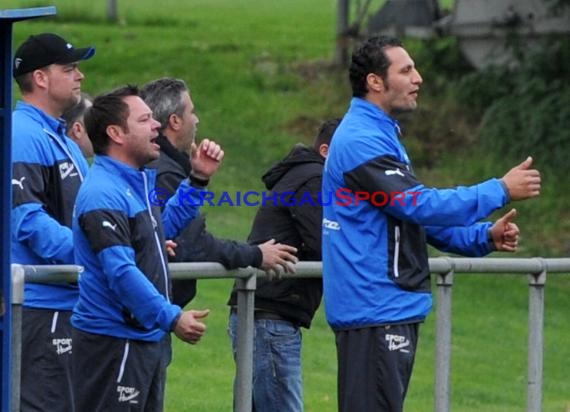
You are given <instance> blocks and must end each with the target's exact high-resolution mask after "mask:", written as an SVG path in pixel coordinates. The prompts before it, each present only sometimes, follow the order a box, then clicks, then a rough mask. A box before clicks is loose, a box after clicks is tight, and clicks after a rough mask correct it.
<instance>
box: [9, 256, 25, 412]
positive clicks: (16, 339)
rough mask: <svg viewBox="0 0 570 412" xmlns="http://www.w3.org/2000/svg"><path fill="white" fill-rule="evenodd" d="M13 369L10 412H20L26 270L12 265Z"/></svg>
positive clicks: (20, 266)
mask: <svg viewBox="0 0 570 412" xmlns="http://www.w3.org/2000/svg"><path fill="white" fill-rule="evenodd" d="M11 272H12V338H11V346H12V348H11V352H12V369H11V372H10V375H11V381H12V392H11V394H10V399H11V400H10V410H11V411H12V412H18V411H19V410H20V375H21V368H22V304H23V303H24V279H25V270H24V267H23V266H22V265H16V264H12V270H11Z"/></svg>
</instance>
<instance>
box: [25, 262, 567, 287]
mask: <svg viewBox="0 0 570 412" xmlns="http://www.w3.org/2000/svg"><path fill="white" fill-rule="evenodd" d="M168 266H169V269H170V274H171V276H172V278H174V279H217V278H246V277H248V276H251V275H252V274H255V275H257V276H258V277H263V276H265V272H264V271H262V270H261V269H256V268H252V267H249V268H241V269H234V270H226V269H225V268H224V266H223V265H221V264H219V263H214V262H196V263H170V264H169V265H168ZM429 266H430V270H431V272H432V273H434V274H435V273H448V272H451V271H453V272H455V273H456V274H457V273H510V274H521V275H522V274H524V275H528V274H540V273H542V272H548V273H549V274H552V273H569V274H570V258H549V259H543V258H451V257H437V258H430V259H429ZM23 268H24V271H25V277H26V282H39V283H46V282H74V281H76V278H77V274H79V273H81V272H82V271H83V267H81V266H78V265H37V266H34V265H23ZM295 270H296V273H294V274H290V273H284V274H282V277H284V278H287V277H298V278H306V277H320V276H321V272H322V263H321V262H299V263H297V264H296V265H295Z"/></svg>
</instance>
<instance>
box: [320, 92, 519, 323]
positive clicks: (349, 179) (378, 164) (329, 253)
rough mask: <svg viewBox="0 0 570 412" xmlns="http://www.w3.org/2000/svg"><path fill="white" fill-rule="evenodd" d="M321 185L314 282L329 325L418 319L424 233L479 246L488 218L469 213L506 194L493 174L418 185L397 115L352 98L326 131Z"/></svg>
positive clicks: (424, 296)
mask: <svg viewBox="0 0 570 412" xmlns="http://www.w3.org/2000/svg"><path fill="white" fill-rule="evenodd" d="M323 192H324V193H323V198H327V197H328V194H331V193H332V194H333V199H336V201H333V202H330V203H329V204H327V205H325V206H324V208H323V286H324V298H325V310H326V316H327V320H328V322H329V323H330V325H331V327H332V328H333V329H347V328H359V327H365V326H375V325H383V324H392V323H406V322H417V321H422V320H423V319H424V318H425V317H426V315H427V314H428V312H429V311H430V309H431V306H432V298H431V293H430V281H429V266H428V254H427V246H426V242H429V243H431V244H433V245H434V246H436V247H438V248H440V249H442V250H445V251H451V252H455V253H460V254H465V255H473V256H481V255H484V254H487V253H489V252H490V251H491V248H490V245H489V242H488V230H489V228H490V226H491V223H477V222H478V221H479V220H480V219H482V218H485V217H486V216H488V215H489V214H490V213H492V212H493V211H494V210H496V209H498V208H500V207H502V206H504V205H505V204H506V202H507V201H508V198H507V192H506V190H505V188H504V186H503V184H502V183H501V182H500V181H499V180H497V179H491V180H488V181H486V182H483V183H481V184H477V185H474V186H470V187H456V188H453V189H435V188H430V187H426V186H424V185H423V184H421V183H420V182H419V181H418V180H417V179H416V177H415V175H414V173H413V171H412V168H411V165H410V161H409V159H408V155H407V154H406V151H405V149H404V147H403V146H402V144H401V143H400V140H399V127H398V125H397V123H396V122H395V121H394V120H393V119H391V118H390V117H389V116H387V115H386V114H385V113H384V112H383V111H382V110H381V109H380V108H378V107H377V106H375V105H373V104H372V103H370V102H368V101H366V100H364V99H359V98H354V99H353V100H352V101H351V105H350V108H349V110H348V112H347V113H346V115H345V116H344V118H343V120H342V122H341V124H340V125H339V127H338V129H337V131H336V133H335V135H334V138H333V139H332V144H331V147H330V152H329V155H328V157H327V160H326V162H325V170H324V176H323ZM367 195H368V196H369V200H361V199H364V198H365V197H366V196H367Z"/></svg>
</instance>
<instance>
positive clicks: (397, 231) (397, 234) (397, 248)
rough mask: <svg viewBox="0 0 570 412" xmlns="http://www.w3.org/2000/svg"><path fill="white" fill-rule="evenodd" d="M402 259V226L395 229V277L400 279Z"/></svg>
mask: <svg viewBox="0 0 570 412" xmlns="http://www.w3.org/2000/svg"><path fill="white" fill-rule="evenodd" d="M399 258H400V226H396V227H395V228H394V277H396V278H397V277H399V276H400V273H399V271H398V259H399Z"/></svg>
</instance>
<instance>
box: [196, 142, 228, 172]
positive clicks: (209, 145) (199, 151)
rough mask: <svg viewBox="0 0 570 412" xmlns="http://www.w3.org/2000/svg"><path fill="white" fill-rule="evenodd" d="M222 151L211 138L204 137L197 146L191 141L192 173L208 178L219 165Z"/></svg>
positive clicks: (222, 154) (222, 155) (222, 156)
mask: <svg viewBox="0 0 570 412" xmlns="http://www.w3.org/2000/svg"><path fill="white" fill-rule="evenodd" d="M223 158H224V151H223V150H222V148H221V147H220V145H219V144H217V143H216V142H214V141H213V140H209V139H204V140H202V141H201V142H200V144H199V145H198V146H196V144H195V143H192V150H191V154H190V163H191V164H192V174H193V175H194V176H196V177H198V178H200V179H209V178H210V177H211V176H212V175H213V174H214V173H216V171H217V170H218V168H219V167H220V164H221V162H222V159H223Z"/></svg>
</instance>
